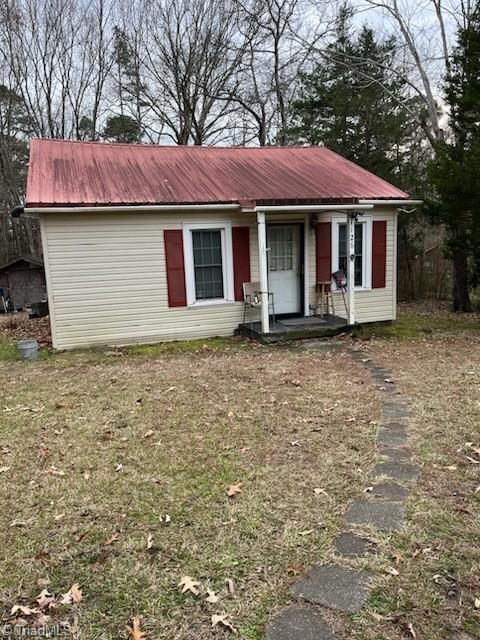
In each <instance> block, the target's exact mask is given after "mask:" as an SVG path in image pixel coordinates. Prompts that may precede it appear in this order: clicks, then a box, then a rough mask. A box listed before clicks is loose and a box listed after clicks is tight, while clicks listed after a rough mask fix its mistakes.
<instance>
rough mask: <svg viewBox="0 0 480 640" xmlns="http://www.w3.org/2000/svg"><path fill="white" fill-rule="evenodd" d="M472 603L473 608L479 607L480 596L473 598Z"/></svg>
mask: <svg viewBox="0 0 480 640" xmlns="http://www.w3.org/2000/svg"><path fill="white" fill-rule="evenodd" d="M474 605H475V609H480V598H475V601H474Z"/></svg>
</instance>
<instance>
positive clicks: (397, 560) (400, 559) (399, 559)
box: [393, 551, 403, 564]
mask: <svg viewBox="0 0 480 640" xmlns="http://www.w3.org/2000/svg"><path fill="white" fill-rule="evenodd" d="M393 559H394V560H395V564H400V563H401V562H403V557H402V555H401V554H400V553H399V552H398V551H397V553H394V554H393Z"/></svg>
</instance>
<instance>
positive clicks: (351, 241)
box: [347, 211, 357, 325]
mask: <svg viewBox="0 0 480 640" xmlns="http://www.w3.org/2000/svg"><path fill="white" fill-rule="evenodd" d="M356 217H357V216H356V214H355V212H353V211H349V212H348V213H347V238H348V260H347V286H348V324H349V325H353V324H355V218H356Z"/></svg>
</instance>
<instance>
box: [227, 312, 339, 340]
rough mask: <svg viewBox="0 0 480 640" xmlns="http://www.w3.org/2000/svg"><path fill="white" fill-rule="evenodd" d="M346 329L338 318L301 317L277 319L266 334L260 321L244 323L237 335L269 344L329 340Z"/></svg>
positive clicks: (326, 316) (328, 316)
mask: <svg viewBox="0 0 480 640" xmlns="http://www.w3.org/2000/svg"><path fill="white" fill-rule="evenodd" d="M347 327H348V323H347V320H346V319H345V318H340V317H338V316H332V315H325V316H323V317H321V316H303V317H295V318H280V319H278V318H277V319H276V320H275V322H273V321H271V322H270V325H269V331H268V333H265V332H263V331H262V323H261V322H260V321H256V322H245V323H242V324H240V325H239V327H238V330H237V333H238V334H239V335H241V336H245V337H247V338H253V339H255V340H260V341H261V342H263V343H265V344H270V343H272V342H285V341H287V340H302V339H308V338H329V337H331V336H336V335H338V334H340V333H343V332H344V331H345V330H346V329H347Z"/></svg>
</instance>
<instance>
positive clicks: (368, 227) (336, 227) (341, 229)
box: [332, 217, 372, 289]
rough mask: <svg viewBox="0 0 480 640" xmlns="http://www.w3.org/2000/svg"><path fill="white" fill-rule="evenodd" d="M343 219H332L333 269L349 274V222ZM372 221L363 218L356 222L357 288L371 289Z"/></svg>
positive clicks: (355, 269) (355, 267) (355, 266)
mask: <svg viewBox="0 0 480 640" xmlns="http://www.w3.org/2000/svg"><path fill="white" fill-rule="evenodd" d="M344 220H345V219H343V220H334V221H332V271H333V272H335V271H338V270H341V271H343V272H344V274H345V275H347V272H348V260H349V253H350V251H349V241H348V235H347V223H346V222H345V221H344ZM371 264H372V221H371V218H367V217H365V218H363V219H361V220H359V221H358V222H355V265H354V274H355V288H357V289H369V288H370V287H371V280H372V269H371Z"/></svg>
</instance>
